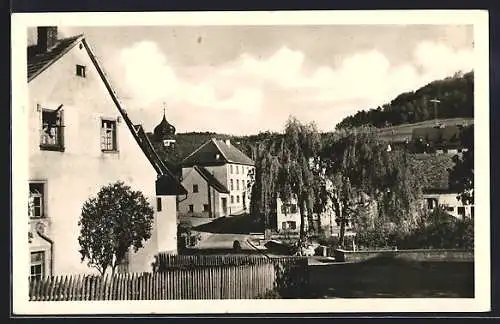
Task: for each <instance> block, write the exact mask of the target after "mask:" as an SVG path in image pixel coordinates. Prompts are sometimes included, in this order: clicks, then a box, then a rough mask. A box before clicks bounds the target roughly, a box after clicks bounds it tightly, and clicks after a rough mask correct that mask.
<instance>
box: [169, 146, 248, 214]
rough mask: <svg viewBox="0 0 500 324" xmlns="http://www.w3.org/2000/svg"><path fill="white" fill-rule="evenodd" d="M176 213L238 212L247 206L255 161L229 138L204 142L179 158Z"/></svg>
mask: <svg viewBox="0 0 500 324" xmlns="http://www.w3.org/2000/svg"><path fill="white" fill-rule="evenodd" d="M181 164H182V184H183V186H184V187H185V188H186V189H187V190H188V195H187V197H180V200H179V213H181V214H202V215H205V216H207V217H209V216H211V217H219V216H229V215H235V214H241V213H244V212H245V211H248V210H249V208H250V189H249V186H248V184H249V181H250V174H251V173H252V172H253V170H254V169H255V164H254V162H253V161H252V159H250V158H249V157H248V156H246V155H245V154H244V153H243V152H241V151H240V150H239V149H238V148H236V147H235V146H234V145H233V144H231V142H230V141H229V140H226V141H222V140H217V139H215V138H213V139H211V140H209V141H207V142H205V143H204V144H202V145H201V146H200V147H199V148H197V149H196V150H195V151H194V152H192V153H191V154H190V155H188V156H187V157H186V158H185V159H184V160H183V161H182V163H181Z"/></svg>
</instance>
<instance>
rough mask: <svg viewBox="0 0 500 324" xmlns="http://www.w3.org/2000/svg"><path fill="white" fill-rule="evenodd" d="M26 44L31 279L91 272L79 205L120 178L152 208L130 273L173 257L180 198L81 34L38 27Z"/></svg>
mask: <svg viewBox="0 0 500 324" xmlns="http://www.w3.org/2000/svg"><path fill="white" fill-rule="evenodd" d="M34 32H35V33H36V35H37V37H35V42H32V43H31V44H30V43H29V46H28V80H27V82H28V93H29V98H28V101H27V104H28V107H27V111H28V118H29V121H28V122H29V125H28V128H27V131H28V137H29V181H28V182H29V183H27V185H28V186H29V193H30V197H29V223H30V232H29V236H30V243H29V250H30V253H31V264H30V269H31V272H30V273H31V276H32V277H42V276H46V275H59V274H72V273H95V270H94V269H92V268H89V267H88V266H87V265H86V262H85V261H84V262H82V261H81V259H80V258H81V255H80V253H79V249H80V247H79V243H78V236H79V232H80V229H79V226H78V221H79V218H80V215H81V209H82V206H83V203H84V202H85V201H86V200H87V199H89V198H90V197H93V196H95V195H96V194H97V192H98V191H99V190H100V188H101V187H103V186H105V185H108V184H110V183H113V182H116V181H118V180H120V181H123V182H124V183H125V184H127V185H129V186H130V187H131V188H132V189H133V190H139V191H141V192H142V193H143V194H144V196H145V197H146V198H147V199H148V201H149V202H150V204H151V206H152V207H153V208H154V210H155V217H154V224H153V233H152V237H151V239H150V240H148V241H147V242H146V243H145V246H144V248H143V249H141V250H139V251H138V252H137V253H132V252H131V253H130V255H129V257H128V262H129V264H128V269H129V270H130V271H150V268H151V262H152V261H153V257H154V255H155V254H156V253H158V252H162V251H168V252H171V253H175V252H176V248H177V239H176V222H177V220H176V216H177V210H176V197H177V195H179V194H182V193H183V192H185V190H184V188H183V187H182V185H181V184H180V183H179V182H178V181H177V180H176V179H175V177H174V176H173V175H172V173H171V172H170V171H169V170H168V168H166V167H165V166H164V165H163V164H162V162H161V160H160V159H159V157H158V156H157V154H156V153H155V151H154V149H153V148H152V145H151V143H150V142H149V140H148V138H147V136H146V134H145V133H144V130H143V129H142V127H141V126H140V125H134V124H133V123H132V121H131V120H130V118H129V117H128V115H127V113H126V111H125V109H123V107H122V106H121V105H120V103H119V100H118V99H117V97H116V94H115V92H114V90H113V88H112V87H111V85H110V83H109V80H108V79H107V78H106V76H105V74H104V71H103V69H102V67H101V66H100V64H99V63H98V61H97V59H96V57H95V55H94V54H93V52H92V49H91V48H90V46H89V44H88V42H87V41H86V39H85V37H84V36H83V35H79V36H75V37H70V38H63V39H60V38H58V33H57V28H56V27H39V28H37V29H36V31H34Z"/></svg>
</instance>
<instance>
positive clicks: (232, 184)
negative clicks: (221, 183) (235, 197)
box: [229, 179, 234, 190]
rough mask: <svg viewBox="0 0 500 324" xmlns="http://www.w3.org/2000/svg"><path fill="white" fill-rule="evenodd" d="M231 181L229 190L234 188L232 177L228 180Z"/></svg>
mask: <svg viewBox="0 0 500 324" xmlns="http://www.w3.org/2000/svg"><path fill="white" fill-rule="evenodd" d="M229 181H230V182H231V190H234V186H233V179H231V180H229Z"/></svg>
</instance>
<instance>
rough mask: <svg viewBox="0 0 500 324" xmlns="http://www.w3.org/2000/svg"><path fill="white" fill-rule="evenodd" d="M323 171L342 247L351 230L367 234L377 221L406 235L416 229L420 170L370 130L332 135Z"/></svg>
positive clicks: (324, 154) (324, 152)
mask: <svg viewBox="0 0 500 324" xmlns="http://www.w3.org/2000/svg"><path fill="white" fill-rule="evenodd" d="M319 168H320V169H321V171H320V172H321V173H322V174H323V176H322V177H321V179H323V181H324V184H323V186H324V188H325V190H326V193H327V196H328V199H329V200H330V202H331V208H333V211H334V213H335V215H337V216H336V217H337V219H336V221H337V223H338V224H339V225H340V234H339V243H338V245H339V247H343V246H344V235H345V230H346V227H347V226H348V224H352V225H354V226H356V227H358V228H361V229H363V228H364V227H372V226H371V224H370V223H374V222H375V218H376V219H377V221H379V222H380V224H386V223H391V222H392V223H394V224H396V225H397V226H398V227H400V228H401V229H402V230H404V231H409V230H410V229H411V228H413V227H415V226H416V215H417V214H418V211H417V210H416V207H415V206H417V205H418V204H417V203H416V202H417V201H418V200H419V199H420V197H421V183H420V181H419V179H420V176H419V173H418V170H416V169H415V168H414V167H413V166H412V165H411V163H410V160H409V158H408V155H407V154H406V152H405V151H388V150H387V146H386V144H384V143H383V142H380V141H379V140H378V139H377V137H376V136H375V135H374V134H373V131H372V129H371V128H362V129H360V130H356V131H344V132H338V133H337V134H332V136H331V138H330V139H329V140H328V141H327V142H326V143H324V145H323V150H322V151H321V160H320V166H319ZM325 206H326V204H325ZM374 206H376V208H374ZM371 218H372V219H371ZM369 225H370V226H369Z"/></svg>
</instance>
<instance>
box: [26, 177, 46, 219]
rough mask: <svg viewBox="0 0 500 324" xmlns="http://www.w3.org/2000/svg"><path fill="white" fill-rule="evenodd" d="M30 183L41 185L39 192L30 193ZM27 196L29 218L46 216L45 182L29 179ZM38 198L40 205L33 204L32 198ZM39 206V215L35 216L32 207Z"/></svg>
mask: <svg viewBox="0 0 500 324" xmlns="http://www.w3.org/2000/svg"><path fill="white" fill-rule="evenodd" d="M31 185H40V186H41V187H42V192H41V193H35V194H34V195H33V194H32V191H31ZM29 187H30V188H29V197H28V215H29V217H30V219H42V218H46V217H47V183H46V181H29ZM36 197H38V198H40V201H41V204H40V206H34V201H33V200H34V199H33V198H36ZM35 207H38V208H40V215H39V216H35V214H34V208H35Z"/></svg>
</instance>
